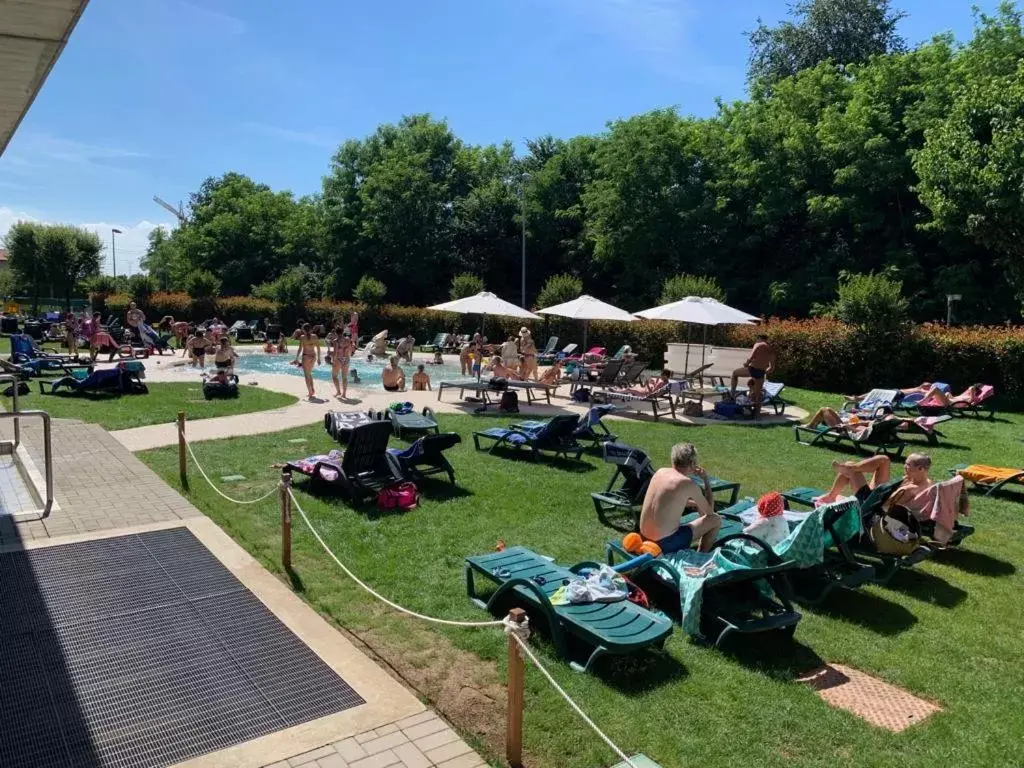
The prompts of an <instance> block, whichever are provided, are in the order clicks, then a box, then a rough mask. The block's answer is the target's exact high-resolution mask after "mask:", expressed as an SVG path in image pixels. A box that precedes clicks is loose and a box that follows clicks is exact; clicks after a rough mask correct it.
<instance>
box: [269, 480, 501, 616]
mask: <svg viewBox="0 0 1024 768" xmlns="http://www.w3.org/2000/svg"><path fill="white" fill-rule="evenodd" d="M288 495H289V496H291V498H292V503H293V504H294V505H295V509H297V510H298V511H299V516H300V517H301V518H302V520H303V522H304V523H305V524H306V527H307V528H309V531H310V533H312V534H313V538H315V539H316V540H317V541H318V542H319V543H320V546H321V547H323V548H324V551H325V552H326V553H327V554H328V556H329V557H330V558H331V559H332V560H333V561H334V562H335V563H336V564H337V565H338V567H339V568H341V570H343V571H344V572H345V575H346V576H348V577H349V578H350V579H352V581H354V582H355V583H356V584H358V585H359V586H360V587H362V588H363V589H365V590H366V591H367V592H369V593H370V594H371V595H373V596H374V597H376V598H377V599H378V600H380V601H381V602H382V603H384V604H385V605H388V606H390V607H392V608H394V609H395V610H396V611H399V612H400V613H404V614H407V615H409V616H413V617H414V618H417V619H422V620H423V621H430V622H433V623H435V624H447V625H448V626H451V627H497V626H503V625H504V624H505V620H504V619H500V620H498V621H452V620H451V619H438V618H435V617H433V616H426V615H424V614H422V613H416V611H411V610H409V609H408V608H403V607H402V606H400V605H399V604H398V603H394V602H392V601H390V600H388V599H387V598H386V597H384V596H383V595H381V594H380V593H379V592H376V591H374V589H373V588H372V587H370V586H368V585H367V584H364V583H363V582H362V581H360V580H359V577H357V576H356V575H355V574H354V573H352V571H350V570H349V569H348V568H347V567H346V565H345V564H344V563H343V562H341V560H339V559H338V556H337V555H336V554H334V552H332V551H331V548H330V547H329V546H327V542H325V541H324V540H323V537H321V536H320V532H319V531H317V529H316V528H314V527H313V524H312V523H311V522H310V521H309V518H308V517H306V511H305V510H304V509H303V508H302V505H301V504H299V500H298V499H296V498H295V494H294V493H293V492H292V490H291V488H289V489H288Z"/></svg>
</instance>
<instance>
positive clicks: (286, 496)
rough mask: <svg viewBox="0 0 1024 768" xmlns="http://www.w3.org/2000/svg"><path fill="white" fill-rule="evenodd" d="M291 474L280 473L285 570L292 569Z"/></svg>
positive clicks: (283, 563) (282, 542) (283, 562)
mask: <svg viewBox="0 0 1024 768" xmlns="http://www.w3.org/2000/svg"><path fill="white" fill-rule="evenodd" d="M291 487H292V473H291V472H289V471H288V470H284V471H283V472H281V564H282V565H283V566H284V568H285V570H286V571H287V570H291V567H292V497H291V493H290V491H291Z"/></svg>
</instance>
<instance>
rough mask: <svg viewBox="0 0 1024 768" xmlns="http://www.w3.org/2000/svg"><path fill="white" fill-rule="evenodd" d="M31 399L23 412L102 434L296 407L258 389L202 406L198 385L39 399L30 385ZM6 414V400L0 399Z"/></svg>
mask: <svg viewBox="0 0 1024 768" xmlns="http://www.w3.org/2000/svg"><path fill="white" fill-rule="evenodd" d="M29 386H30V387H31V388H32V390H31V392H30V394H28V395H22V396H21V397H19V398H18V405H19V406H20V407H21V408H22V409H23V410H29V409H36V408H38V409H40V410H44V411H47V412H49V414H50V415H51V416H53V417H54V418H57V419H80V420H82V421H86V422H89V423H91V424H100V425H101V426H103V427H105V428H106V429H111V430H114V429H128V428H130V427H144V426H146V425H148V424H165V423H167V422H170V421H174V420H175V419H176V418H177V417H178V411H185V413H186V414H187V415H188V418H189V420H194V419H208V418H210V417H211V416H232V415H234V414H236V413H252V412H253V411H266V410H270V409H271V408H283V407H285V406H288V405H291V404H292V403H295V402H297V400H296V398H295V397H293V396H292V395H286V394H282V393H280V392H271V391H270V390H267V389H261V388H260V387H250V386H242V387H239V390H240V393H239V396H238V397H237V398H235V399H228V400H206V399H204V398H203V388H202V386H201V384H200V383H199V382H188V383H185V382H181V383H179V382H170V383H153V384H149V385H148V387H149V394H146V395H118V394H114V395H111V394H85V393H81V394H79V393H75V394H71V393H68V392H66V391H63V392H59V393H58V394H56V395H49V394H47V395H41V394H39V385H38V384H37V383H36V382H35V381H31V382H29ZM3 404H4V407H5V408H7V409H8V410H10V408H11V398H9V397H5V398H3Z"/></svg>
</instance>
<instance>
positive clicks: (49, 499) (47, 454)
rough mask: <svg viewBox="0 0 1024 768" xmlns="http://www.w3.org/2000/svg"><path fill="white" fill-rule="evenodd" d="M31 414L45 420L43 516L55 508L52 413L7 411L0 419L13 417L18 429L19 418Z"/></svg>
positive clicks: (1, 414)
mask: <svg viewBox="0 0 1024 768" xmlns="http://www.w3.org/2000/svg"><path fill="white" fill-rule="evenodd" d="M25 416H29V417H31V418H36V417H37V416H38V417H39V418H41V419H42V420H43V461H44V463H45V465H46V468H45V472H46V506H45V507H44V508H43V514H42V516H43V517H48V516H49V514H50V510H51V509H52V508H53V447H52V445H51V442H50V414H48V413H47V412H46V411H5V412H0V419H13V420H14V428H15V430H17V429H18V420H19V419H21V418H24V417H25Z"/></svg>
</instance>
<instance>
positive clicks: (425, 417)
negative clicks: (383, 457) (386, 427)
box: [370, 403, 441, 437]
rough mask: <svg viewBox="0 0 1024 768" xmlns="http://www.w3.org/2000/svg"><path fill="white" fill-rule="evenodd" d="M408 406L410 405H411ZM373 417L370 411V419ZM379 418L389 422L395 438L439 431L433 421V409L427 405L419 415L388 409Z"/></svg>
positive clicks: (413, 412)
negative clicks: (406, 434)
mask: <svg viewBox="0 0 1024 768" xmlns="http://www.w3.org/2000/svg"><path fill="white" fill-rule="evenodd" d="M408 405H411V403H410V404H408ZM374 416H375V414H374V413H373V411H371V412H370V418H373V417H374ZM381 417H382V418H384V419H387V420H388V421H390V422H391V426H392V427H393V428H394V430H395V436H396V437H402V435H403V433H406V432H433V433H434V434H437V433H439V432H440V431H441V428H440V427H439V426H438V425H437V421H436V420H435V419H434V411H433V409H431V408H430V406H427V405H425V406H423V410H422V411H421V412H420V413H416V412H415V411H409V412H408V413H399V412H397V411H393V410H391V409H390V408H389V409H387V410H386V411H384V412H383V413H382V414H381Z"/></svg>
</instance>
